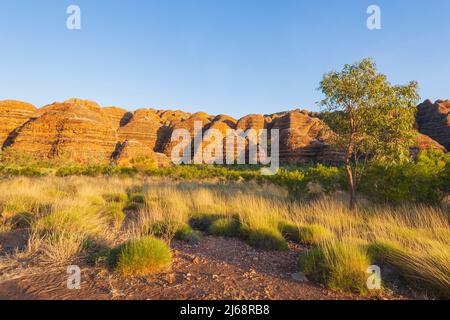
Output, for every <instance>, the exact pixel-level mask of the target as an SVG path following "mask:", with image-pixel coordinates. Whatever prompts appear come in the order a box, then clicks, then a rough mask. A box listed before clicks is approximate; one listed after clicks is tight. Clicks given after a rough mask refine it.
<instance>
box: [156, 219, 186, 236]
mask: <svg viewBox="0 0 450 320" xmlns="http://www.w3.org/2000/svg"><path fill="white" fill-rule="evenodd" d="M181 227H182V224H181V223H180V221H177V220H175V219H170V218H166V219H163V220H160V221H157V222H155V223H153V224H152V225H151V226H150V228H149V230H148V233H149V234H152V235H154V236H155V237H158V238H164V239H166V240H171V239H172V238H173V237H174V236H175V234H176V232H177V231H178V230H179V229H180V228H181Z"/></svg>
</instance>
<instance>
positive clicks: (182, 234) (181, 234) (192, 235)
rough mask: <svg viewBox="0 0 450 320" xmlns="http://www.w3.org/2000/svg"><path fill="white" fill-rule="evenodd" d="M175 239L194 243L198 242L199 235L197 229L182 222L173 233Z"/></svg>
mask: <svg viewBox="0 0 450 320" xmlns="http://www.w3.org/2000/svg"><path fill="white" fill-rule="evenodd" d="M175 239H177V240H181V241H185V242H189V243H191V244H196V243H199V242H200V240H201V235H200V233H199V232H198V231H195V230H194V229H192V228H191V226H190V225H188V224H184V225H183V226H181V228H179V229H178V230H177V232H176V233H175Z"/></svg>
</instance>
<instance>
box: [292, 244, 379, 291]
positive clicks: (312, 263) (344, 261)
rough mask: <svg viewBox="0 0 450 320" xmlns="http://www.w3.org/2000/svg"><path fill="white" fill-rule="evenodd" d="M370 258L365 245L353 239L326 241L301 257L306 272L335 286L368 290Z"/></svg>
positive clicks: (301, 266)
mask: <svg viewBox="0 0 450 320" xmlns="http://www.w3.org/2000/svg"><path fill="white" fill-rule="evenodd" d="M370 265H371V260H370V257H369V255H368V254H367V252H366V251H365V250H364V248H363V246H361V245H359V244H357V243H353V242H350V241H346V242H336V241H331V242H326V243H322V244H319V245H317V246H314V247H313V248H312V249H311V250H309V251H308V252H306V253H304V254H302V255H301V256H300V258H299V267H300V269H301V270H302V272H304V273H305V275H306V276H308V277H311V278H312V279H314V280H316V281H319V282H321V283H323V284H325V285H326V286H327V288H329V289H332V290H344V291H349V292H355V293H359V294H365V293H367V286H366V282H367V277H368V275H367V274H366V271H367V268H368V267H369V266H370Z"/></svg>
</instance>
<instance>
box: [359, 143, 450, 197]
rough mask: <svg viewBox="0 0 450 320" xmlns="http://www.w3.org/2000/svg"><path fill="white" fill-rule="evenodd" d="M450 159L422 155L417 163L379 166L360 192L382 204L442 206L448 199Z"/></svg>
mask: <svg viewBox="0 0 450 320" xmlns="http://www.w3.org/2000/svg"><path fill="white" fill-rule="evenodd" d="M449 163H450V156H449V155H448V154H447V155H444V154H443V153H442V152H437V151H428V152H421V153H420V154H419V155H418V157H417V159H416V161H415V162H409V163H402V164H396V165H385V164H381V163H380V164H375V165H372V166H370V167H369V168H367V170H366V172H365V176H364V177H363V179H362V182H361V186H360V189H361V191H362V192H363V193H365V194H366V195H367V196H369V197H370V198H372V199H374V200H376V201H380V202H390V203H401V202H407V201H414V202H418V203H425V204H438V203H440V202H441V201H442V199H443V198H444V197H445V196H446V195H448V191H449V180H448V179H449V178H448V176H449V173H448V170H449V168H450V165H449Z"/></svg>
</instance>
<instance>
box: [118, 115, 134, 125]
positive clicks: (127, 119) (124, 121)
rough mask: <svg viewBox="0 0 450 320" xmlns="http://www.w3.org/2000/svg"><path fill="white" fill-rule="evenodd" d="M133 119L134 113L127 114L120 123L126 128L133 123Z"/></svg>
mask: <svg viewBox="0 0 450 320" xmlns="http://www.w3.org/2000/svg"><path fill="white" fill-rule="evenodd" d="M132 118H133V113H132V112H127V113H125V114H124V115H123V117H122V119H120V123H119V124H120V126H121V127H124V126H126V125H127V124H128V123H129V122H130V121H131V119H132Z"/></svg>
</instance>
